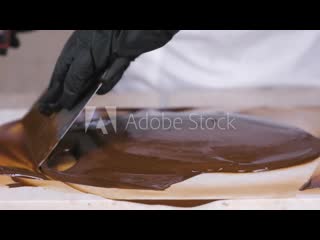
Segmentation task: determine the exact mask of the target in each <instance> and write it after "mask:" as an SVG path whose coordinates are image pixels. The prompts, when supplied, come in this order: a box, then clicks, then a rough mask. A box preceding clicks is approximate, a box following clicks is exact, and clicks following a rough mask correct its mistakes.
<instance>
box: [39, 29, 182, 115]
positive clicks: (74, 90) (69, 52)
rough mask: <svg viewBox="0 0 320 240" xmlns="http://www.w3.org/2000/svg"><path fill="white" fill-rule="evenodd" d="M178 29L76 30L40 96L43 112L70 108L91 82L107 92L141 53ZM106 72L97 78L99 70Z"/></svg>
mask: <svg viewBox="0 0 320 240" xmlns="http://www.w3.org/2000/svg"><path fill="white" fill-rule="evenodd" d="M177 32H178V30H78V31H75V32H74V33H73V34H72V36H71V37H70V39H69V40H68V42H67V43H66V45H65V47H64V49H63V51H62V53H61V55H60V57H59V59H58V61H57V63H56V66H55V69H54V72H53V75H52V78H51V82H50V85H49V88H48V90H47V92H46V93H45V94H44V96H43V97H42V99H41V100H40V106H39V107H40V111H41V112H42V113H45V114H51V113H53V112H57V111H60V110H61V109H62V108H66V109H71V108H72V107H73V106H74V105H75V104H76V103H77V101H78V100H79V99H80V98H81V96H82V95H83V94H85V93H86V92H87V91H88V89H90V87H91V86H92V84H95V83H97V82H98V81H101V82H102V83H103V86H102V88H101V89H100V91H99V92H98V94H105V93H107V92H109V91H110V90H111V89H112V88H113V87H114V86H115V85H116V83H117V82H118V81H119V80H120V79H121V77H122V75H123V73H124V71H125V70H126V69H127V68H128V67H129V65H130V63H131V62H132V61H134V60H135V59H136V58H137V57H138V56H140V55H141V54H143V53H145V52H148V51H152V50H155V49H157V48H160V47H162V46H164V45H165V44H166V43H167V42H169V41H170V40H171V39H172V37H173V36H174V35H175V34H176V33H177ZM106 70H107V75H106V76H105V77H104V78H103V79H101V75H102V73H104V72H105V71H106Z"/></svg>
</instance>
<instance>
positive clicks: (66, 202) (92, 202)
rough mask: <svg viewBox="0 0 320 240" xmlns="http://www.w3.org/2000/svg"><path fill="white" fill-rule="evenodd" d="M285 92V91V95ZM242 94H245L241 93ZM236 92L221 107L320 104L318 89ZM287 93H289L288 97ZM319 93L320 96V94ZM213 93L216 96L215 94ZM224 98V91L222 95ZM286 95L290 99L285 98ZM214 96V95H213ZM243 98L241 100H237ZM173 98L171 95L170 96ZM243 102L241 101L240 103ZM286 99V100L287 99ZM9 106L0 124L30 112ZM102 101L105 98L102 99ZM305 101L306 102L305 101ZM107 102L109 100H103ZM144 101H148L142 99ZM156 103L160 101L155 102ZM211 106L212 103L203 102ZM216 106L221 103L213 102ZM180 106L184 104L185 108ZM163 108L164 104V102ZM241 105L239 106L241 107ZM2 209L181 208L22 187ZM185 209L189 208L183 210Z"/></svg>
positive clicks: (309, 199) (228, 204) (285, 204)
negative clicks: (252, 104)
mask: <svg viewBox="0 0 320 240" xmlns="http://www.w3.org/2000/svg"><path fill="white" fill-rule="evenodd" d="M281 91H284V92H281ZM241 92H242V93H241ZM234 93H235V91H231V92H226V95H224V96H226V98H225V100H226V99H227V98H228V102H229V103H230V104H231V105H232V106H231V105H228V103H227V100H226V101H225V102H223V99H222V98H219V99H220V103H222V102H223V103H224V104H221V105H225V106H223V108H224V109H225V108H227V109H232V108H233V106H234V103H237V104H238V105H239V104H240V102H242V104H244V106H243V107H248V106H247V105H248V101H244V99H243V97H244V96H246V99H247V100H248V99H250V102H251V103H254V105H257V104H258V105H261V106H268V105H273V104H274V102H277V103H278V106H287V103H288V102H291V103H292V102H294V105H299V104H300V102H299V100H301V102H303V101H305V103H301V105H309V103H314V105H317V104H316V101H315V100H316V99H317V96H320V90H319V89H318V90H317V89H309V90H308V89H304V90H303V91H298V90H294V89H291V90H288V89H286V90H276V91H272V90H270V89H265V90H259V91H258V92H257V91H255V92H254V94H253V92H251V93H252V94H251V93H250V91H249V92H248V91H247V90H241V91H240V92H238V94H236V95H235V94H234ZM284 93H285V94H284ZM317 93H318V95H317ZM211 94H212V93H211ZM211 94H209V93H205V94H204V95H203V96H196V95H192V94H187V95H186V94H181V96H178V95H177V94H175V95H174V96H171V99H172V98H174V102H171V104H170V102H169V104H168V105H171V106H178V105H179V102H181V104H182V102H183V104H186V102H188V100H189V101H191V100H190V97H191V98H193V99H196V100H197V101H200V100H199V99H204V97H205V98H206V99H207V100H208V98H210V95H211ZM274 94H275V95H276V96H279V99H275V96H274ZM219 95H220V96H221V92H220V93H219ZM254 95H256V100H257V101H253V99H251V98H253V96H254ZM284 95H286V96H287V97H286V98H284ZM211 96H212V95H211ZM237 98H239V99H237ZM105 99H108V100H109V101H107V102H108V103H110V102H112V101H110V96H109V97H106V98H105ZM114 99H122V100H121V101H122V102H123V100H125V101H126V100H127V98H121V97H118V98H117V97H114V98H113V102H112V104H116V105H117V106H121V105H122V106H127V104H126V103H121V102H120V103H119V102H117V100H114ZM168 99H170V96H168ZM240 99H241V100H240ZM262 99H265V100H266V102H265V103H262V102H261V101H262ZM284 99H285V100H284ZM318 99H319V97H318ZM6 100H7V102H8V103H9V104H8V108H6V104H5V103H4V102H2V106H1V107H2V108H1V109H0V124H3V123H5V122H9V121H11V120H15V119H18V118H20V117H21V116H23V114H24V113H25V112H26V110H27V108H15V109H14V108H12V107H13V106H12V103H14V101H13V100H12V99H11V100H10V99H6ZM100 100H101V98H100ZM302 100H303V101H302ZM103 102H105V100H104V101H103ZM135 102H136V103H137V104H136V105H139V98H135ZM140 102H141V103H142V102H144V103H145V101H144V100H143V99H140ZM154 102H156V101H154ZM203 102H206V104H207V103H208V101H203ZM94 103H95V104H97V103H99V104H100V105H101V106H102V104H101V103H102V102H100V101H99V100H94ZM212 103H213V104H214V105H216V104H217V102H214V101H213V102H212ZM158 104H159V103H154V104H152V105H153V106H156V105H158ZM181 104H180V105H181ZM17 105H18V106H22V105H23V103H21V102H20V103H17ZM160 105H163V103H160ZM319 105H320V102H319ZM238 107H239V106H237V108H238ZM0 209H110V210H111V209H112V210H113V209H123V210H126V209H146V210H147V209H179V208H175V207H168V206H159V205H144V204H136V203H129V202H121V201H113V200H107V199H104V198H101V197H98V196H94V195H89V194H84V193H78V192H75V193H70V192H68V193H65V192H61V191H59V190H52V189H45V188H41V187H37V188H33V187H20V188H11V189H9V188H6V187H0ZM183 209H185V208H183ZM193 209H217V210H220V209H226V210H231V209H279V210H280V209H320V196H318V195H309V196H301V197H299V198H296V199H250V200H223V201H216V202H212V203H209V204H206V205H202V206H200V207H196V208H193Z"/></svg>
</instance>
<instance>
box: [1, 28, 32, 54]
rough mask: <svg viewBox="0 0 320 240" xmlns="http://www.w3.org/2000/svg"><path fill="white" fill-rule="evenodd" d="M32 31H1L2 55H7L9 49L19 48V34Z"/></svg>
mask: <svg viewBox="0 0 320 240" xmlns="http://www.w3.org/2000/svg"><path fill="white" fill-rule="evenodd" d="M27 31H32V30H0V55H7V52H8V48H10V47H12V48H18V47H19V46H20V41H19V38H18V33H20V32H27Z"/></svg>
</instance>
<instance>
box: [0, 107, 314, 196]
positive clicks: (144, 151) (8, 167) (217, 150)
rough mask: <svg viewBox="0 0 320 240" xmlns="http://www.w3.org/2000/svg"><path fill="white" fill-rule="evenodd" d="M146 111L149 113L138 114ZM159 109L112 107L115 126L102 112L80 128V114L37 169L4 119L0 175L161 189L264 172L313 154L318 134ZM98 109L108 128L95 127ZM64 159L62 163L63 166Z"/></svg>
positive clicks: (16, 126) (19, 130) (17, 131)
mask: <svg viewBox="0 0 320 240" xmlns="http://www.w3.org/2000/svg"><path fill="white" fill-rule="evenodd" d="M147 113H148V116H149V119H148V121H144V119H145V116H146V114H147ZM161 113H163V114H164V115H161V114H160V112H153V111H150V112H146V111H144V112H139V111H136V112H134V113H130V112H123V113H122V114H118V116H117V131H116V132H115V131H114V129H113V127H112V125H111V122H110V121H109V120H108V118H107V117H106V116H104V114H103V113H99V114H96V116H95V120H94V121H93V122H92V123H91V125H90V127H89V129H88V131H87V132H85V125H84V119H83V116H82V117H81V118H79V120H78V121H77V123H76V124H75V125H74V126H73V127H72V129H71V130H70V131H69V133H68V134H67V135H66V136H65V138H64V139H63V140H62V142H61V143H60V144H59V146H58V147H57V148H56V149H55V151H54V152H53V153H52V155H51V156H50V158H49V160H48V161H47V162H46V163H45V164H44V165H43V167H42V169H41V172H42V174H43V175H41V173H37V172H36V171H35V166H34V165H32V161H31V160H30V158H29V157H28V154H27V151H26V149H25V146H24V141H25V139H24V137H23V127H21V126H20V125H21V123H19V122H16V123H13V124H9V125H6V126H4V127H2V129H1V131H0V143H1V147H0V174H8V175H13V176H16V175H19V174H20V175H23V176H29V177H31V178H43V179H45V178H46V177H49V178H51V179H54V180H58V181H62V182H69V183H76V184H83V185H90V186H97V187H106V188H128V189H130V188H133V189H152V190H164V189H166V188H168V187H170V186H171V185H172V184H176V183H179V182H182V181H184V180H186V179H189V178H191V177H193V176H196V175H199V174H201V173H214V172H223V173H243V172H257V171H270V170H274V169H280V168H287V167H291V166H296V165H300V164H304V163H307V162H310V161H312V160H315V159H316V158H317V157H319V156H320V140H319V139H317V138H315V137H313V136H312V135H310V134H308V133H306V132H305V131H303V130H300V129H297V128H293V127H288V126H282V125H278V124H275V123H273V122H269V121H265V120H262V119H259V118H254V117H249V116H245V115H239V114H231V115H228V116H227V115H226V114H224V113H206V114H201V113H198V112H196V111H194V112H192V111H189V112H170V111H167V112H161ZM100 116H102V117H103V119H104V123H105V126H106V129H107V131H108V134H103V133H102V131H101V130H100V129H96V126H97V124H98V123H99V121H98V120H99V117H100ZM163 116H165V118H166V119H169V120H167V121H164V122H162V128H157V127H156V129H152V128H151V126H153V127H154V125H153V124H154V123H155V122H157V121H158V120H159V119H163ZM227 117H229V120H232V119H234V120H233V121H232V126H230V125H227V120H225V122H222V124H220V125H219V127H218V126H217V123H218V122H219V119H222V118H227ZM130 119H131V120H130ZM152 119H153V120H152ZM154 119H156V120H154ZM174 119H181V124H180V125H179V124H178V125H179V129H176V128H174V127H173V124H172V122H173V120H174ZM139 120H141V121H142V123H143V124H144V125H143V126H144V127H145V126H146V125H147V126H148V127H147V128H143V129H141V128H139V127H138V128H137V127H136V126H135V124H133V122H135V123H136V124H137V123H139ZM152 121H153V122H152ZM128 122H130V123H131V124H128ZM147 123H148V124H147ZM170 123H171V126H169V124H170ZM201 123H202V124H201ZM214 124H215V125H214ZM207 125H208V126H209V127H210V128H211V129H208V128H207V127H206V126H207ZM157 126H158V125H157ZM196 126H198V128H196V129H194V128H195V127H196ZM200 126H202V128H201V127H200ZM213 126H215V127H213ZM63 165H66V166H69V167H67V168H64V170H63V171H62V170H61V169H63Z"/></svg>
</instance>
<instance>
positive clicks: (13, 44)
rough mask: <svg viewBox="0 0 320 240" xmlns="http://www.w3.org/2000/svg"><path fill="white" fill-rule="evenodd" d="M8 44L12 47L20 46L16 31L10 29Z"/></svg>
mask: <svg viewBox="0 0 320 240" xmlns="http://www.w3.org/2000/svg"><path fill="white" fill-rule="evenodd" d="M10 46H11V47H13V48H18V47H19V46H20V40H19V38H18V36H17V31H16V30H12V31H11V36H10Z"/></svg>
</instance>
